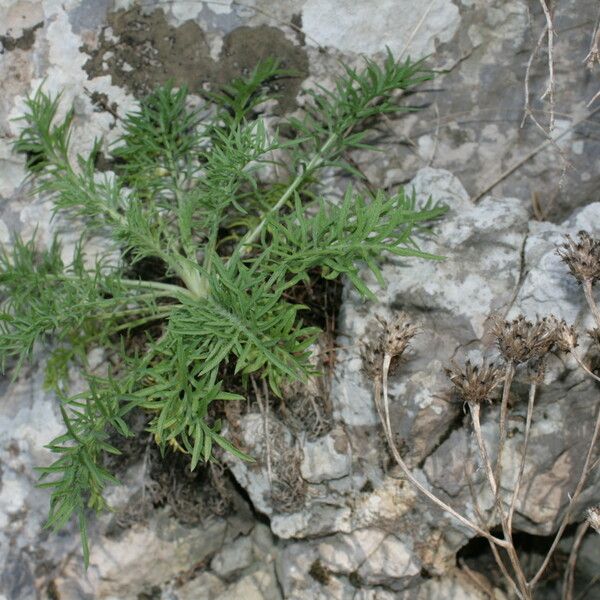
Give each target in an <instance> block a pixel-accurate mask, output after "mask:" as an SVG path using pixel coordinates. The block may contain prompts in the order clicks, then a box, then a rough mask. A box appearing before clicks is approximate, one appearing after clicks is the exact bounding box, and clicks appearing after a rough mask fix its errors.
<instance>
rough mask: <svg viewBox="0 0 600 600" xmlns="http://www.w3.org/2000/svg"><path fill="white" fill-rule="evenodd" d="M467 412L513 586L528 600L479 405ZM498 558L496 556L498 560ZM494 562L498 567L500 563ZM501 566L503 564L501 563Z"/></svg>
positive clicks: (527, 592) (470, 404)
mask: <svg viewBox="0 0 600 600" xmlns="http://www.w3.org/2000/svg"><path fill="white" fill-rule="evenodd" d="M469 410H470V412H471V417H472V420H473V430H474V432H475V438H476V440H477V445H478V447H479V453H480V454H481V460H482V462H483V465H484V468H485V472H486V474H487V478H488V482H489V484H490V489H491V490H492V494H493V495H494V502H495V506H496V508H497V510H498V514H499V516H500V521H501V523H502V533H503V534H504V538H505V539H506V541H507V542H508V544H509V545H508V546H507V548H506V552H507V554H508V558H509V560H510V563H511V565H512V567H513V570H514V572H515V576H516V578H517V583H516V584H515V585H516V586H517V588H518V590H519V595H520V596H521V598H530V597H531V595H530V591H529V589H528V587H527V579H526V577H525V574H524V573H523V569H522V567H521V562H520V560H519V557H518V556H517V551H516V550H515V547H514V544H513V541H512V530H511V528H510V526H509V523H508V520H507V518H506V515H505V514H504V509H503V507H502V499H501V498H500V494H499V489H498V485H497V482H496V478H495V477H494V472H493V469H492V462H491V461H490V458H489V455H488V452H487V449H486V447H485V442H484V440H483V434H482V432H481V418H480V415H481V407H480V405H479V404H477V403H475V402H470V403H469ZM499 558H500V556H499V555H498V559H499ZM498 559H496V562H497V563H498V565H500V562H498ZM502 564H503V563H502ZM509 580H510V581H511V582H513V583H514V580H513V579H512V578H509Z"/></svg>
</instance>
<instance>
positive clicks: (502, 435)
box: [493, 361, 515, 516]
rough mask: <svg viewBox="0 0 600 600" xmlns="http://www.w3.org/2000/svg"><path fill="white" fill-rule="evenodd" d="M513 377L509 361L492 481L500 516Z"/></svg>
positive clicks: (512, 367) (503, 391)
mask: <svg viewBox="0 0 600 600" xmlns="http://www.w3.org/2000/svg"><path fill="white" fill-rule="evenodd" d="M514 376H515V367H514V364H513V363H512V362H511V361H508V362H507V363H506V371H505V372H504V387H503V389H502V402H501V404H500V426H499V432H498V455H497V457H496V467H495V469H494V479H495V481H496V486H495V490H493V492H494V503H495V505H496V506H497V507H498V509H499V511H500V512H499V514H500V516H502V512H503V511H502V507H501V502H502V501H501V498H500V486H501V485H502V454H503V453H504V445H505V443H506V421H507V419H508V399H509V396H510V387H511V385H512V380H513V378H514Z"/></svg>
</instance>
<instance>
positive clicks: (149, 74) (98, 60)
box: [81, 7, 308, 112]
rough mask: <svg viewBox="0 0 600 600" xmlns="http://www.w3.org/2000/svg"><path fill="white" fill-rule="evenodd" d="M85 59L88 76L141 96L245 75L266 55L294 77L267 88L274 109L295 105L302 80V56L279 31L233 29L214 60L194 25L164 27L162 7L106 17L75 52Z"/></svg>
mask: <svg viewBox="0 0 600 600" xmlns="http://www.w3.org/2000/svg"><path fill="white" fill-rule="evenodd" d="M81 50H82V51H83V52H86V53H87V54H89V56H90V58H89V60H88V61H87V63H86V64H85V65H84V69H85V70H86V72H87V73H88V76H89V78H90V79H91V78H94V77H101V76H106V75H110V76H111V78H112V83H113V85H117V86H120V87H123V88H125V89H127V90H129V91H130V92H131V93H132V94H134V95H135V96H136V97H141V96H144V95H146V94H148V93H150V92H151V91H152V90H154V89H155V88H156V87H157V86H158V85H162V84H164V83H166V82H168V81H172V82H173V83H174V84H175V85H176V86H181V85H187V86H188V88H189V89H190V91H191V92H192V93H197V92H199V91H201V90H202V89H205V88H206V87H207V86H208V87H211V86H213V87H214V86H217V87H218V86H220V85H222V84H225V83H227V82H229V81H231V80H232V79H234V78H235V77H240V76H241V75H245V74H247V73H248V72H249V71H250V70H251V69H252V68H254V67H255V66H256V64H257V63H258V62H259V61H260V60H262V59H265V58H267V57H275V58H278V59H279V60H280V61H281V66H282V67H283V68H285V69H289V70H291V71H293V72H294V73H297V76H296V77H287V78H285V79H280V80H278V81H277V82H275V83H274V84H273V85H274V86H277V87H276V88H275V89H274V90H273V91H275V93H276V94H277V95H278V96H279V98H278V101H279V110H280V111H281V112H286V111H288V110H291V109H293V108H294V107H295V98H296V95H297V93H298V91H299V89H300V84H301V83H302V80H303V79H304V78H305V77H306V76H307V74H308V57H307V55H306V52H305V50H304V49H303V48H301V47H300V46H296V45H294V44H293V43H292V42H290V41H289V40H288V39H287V38H286V37H285V35H284V33H283V32H282V31H281V30H279V29H276V28H274V27H268V26H266V25H262V26H260V27H246V26H244V27H238V28H237V29H234V30H233V31H231V32H230V33H228V34H227V35H226V36H225V37H224V39H223V47H222V49H221V54H220V58H219V60H218V61H215V60H213V58H212V57H211V56H210V48H209V45H208V42H207V39H206V35H205V34H204V31H202V29H201V28H200V27H199V25H198V24H197V23H195V22H194V21H186V22H185V23H183V24H182V25H180V26H179V27H174V26H172V25H169V23H168V22H167V19H166V16H165V14H164V12H163V10H162V9H158V10H155V11H154V12H152V13H150V14H144V13H143V12H142V11H141V9H140V8H139V7H136V8H133V9H131V10H119V11H116V12H113V13H109V15H108V22H107V26H106V27H104V28H103V30H102V31H101V33H100V36H99V45H98V47H97V48H95V49H92V48H87V47H86V46H83V47H82V48H81Z"/></svg>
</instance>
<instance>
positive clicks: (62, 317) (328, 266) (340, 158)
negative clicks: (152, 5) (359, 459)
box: [0, 53, 445, 561]
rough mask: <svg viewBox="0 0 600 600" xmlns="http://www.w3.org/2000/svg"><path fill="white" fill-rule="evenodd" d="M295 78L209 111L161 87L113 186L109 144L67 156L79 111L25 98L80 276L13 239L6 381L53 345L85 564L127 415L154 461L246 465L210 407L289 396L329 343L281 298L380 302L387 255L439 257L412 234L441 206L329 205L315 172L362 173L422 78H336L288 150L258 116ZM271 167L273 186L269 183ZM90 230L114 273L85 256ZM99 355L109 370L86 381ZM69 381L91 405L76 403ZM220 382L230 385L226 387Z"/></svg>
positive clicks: (221, 98) (378, 72) (32, 160)
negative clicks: (377, 123)
mask: <svg viewBox="0 0 600 600" xmlns="http://www.w3.org/2000/svg"><path fill="white" fill-rule="evenodd" d="M288 75H289V73H288V72H287V71H284V70H282V69H281V68H280V67H279V65H278V64H277V61H275V60H267V61H265V62H263V63H261V64H260V65H258V66H257V67H256V69H254V70H253V71H252V72H251V73H250V74H249V75H248V76H247V77H244V78H240V79H238V80H236V81H234V82H233V83H232V84H231V85H229V86H226V87H225V88H224V89H223V90H221V91H220V92H214V93H211V94H207V96H208V104H207V106H210V107H212V108H211V110H204V108H205V107H202V109H192V108H190V107H189V105H190V103H189V102H188V98H187V91H186V89H185V88H181V89H179V90H177V89H174V88H173V87H172V86H170V85H167V86H164V87H162V88H160V89H158V90H156V91H155V92H154V93H153V94H151V95H150V96H149V97H148V98H146V99H144V100H143V101H142V102H141V104H140V108H139V110H138V111H137V112H135V113H133V114H130V115H127V116H125V117H124V119H123V121H122V126H123V133H122V136H121V138H120V140H119V141H118V144H117V147H116V149H115V150H114V152H113V155H114V157H115V159H116V161H115V171H116V173H115V175H114V176H113V175H112V174H99V173H97V172H96V168H95V164H96V160H97V157H98V153H99V150H100V147H101V143H100V141H98V142H97V143H96V144H95V145H94V147H93V149H92V151H91V152H90V153H89V154H88V155H87V156H78V157H77V158H76V159H75V160H73V158H72V152H71V147H70V142H71V136H72V125H73V120H74V118H75V114H74V111H73V110H70V111H69V112H67V114H66V116H65V118H64V119H63V120H59V119H58V118H57V115H58V112H59V102H60V99H59V98H58V97H57V98H51V97H50V96H48V95H47V94H45V93H44V92H43V91H41V90H38V92H37V93H36V94H34V95H33V97H31V98H30V99H29V100H28V102H27V106H28V112H27V114H26V115H25V116H24V117H23V131H22V134H21V137H20V139H19V140H18V141H17V143H16V145H15V146H16V150H17V151H19V152H22V153H24V154H26V156H27V166H28V169H29V171H30V174H31V177H32V179H33V180H34V182H35V185H36V189H37V190H38V191H39V192H41V193H43V194H45V195H48V196H50V197H51V198H52V201H53V202H54V208H55V211H56V212H60V213H61V214H62V215H63V216H64V217H67V218H74V219H77V221H78V222H79V223H81V224H82V225H83V233H82V237H81V242H80V244H78V245H77V248H76V249H75V253H74V256H73V259H72V260H71V261H67V262H65V261H64V260H63V258H62V254H63V253H62V251H61V247H60V242H59V240H56V241H55V243H54V244H53V245H52V246H51V248H49V249H46V250H43V251H39V250H38V248H37V245H36V242H35V240H31V241H21V240H20V239H18V238H16V239H15V241H14V243H13V244H12V248H11V249H10V250H8V249H5V250H3V251H2V253H1V254H0V287H1V292H2V295H3V297H4V303H3V305H2V313H1V315H0V360H1V362H2V365H3V366H9V365H10V366H14V367H15V373H17V372H18V370H19V368H20V367H21V366H22V365H23V364H24V362H25V361H26V360H27V359H28V358H29V357H30V356H31V354H32V352H33V350H34V348H35V347H36V346H39V345H40V344H41V343H44V342H46V341H51V342H52V343H51V345H49V346H48V352H49V354H50V357H49V360H48V365H49V366H48V378H47V383H48V385H49V386H50V387H51V388H53V389H54V390H55V391H57V393H59V394H60V399H61V411H62V415H63V418H64V423H65V433H64V434H63V435H61V436H60V437H58V438H56V439H55V440H53V441H51V442H50V444H49V446H48V447H49V448H50V449H51V450H52V451H53V452H55V453H56V454H57V456H58V458H57V460H56V461H55V462H54V463H53V464H52V465H51V466H49V467H45V468H43V469H42V470H41V472H42V479H43V483H42V485H43V486H45V487H47V488H49V489H50V490H51V491H52V500H51V514H50V519H49V522H48V524H49V525H51V526H53V527H60V526H62V525H64V524H65V523H67V521H69V519H70V518H71V517H72V516H73V515H75V516H76V517H77V519H78V520H79V523H80V528H81V533H82V539H83V542H84V554H85V558H86V561H87V555H88V549H87V537H86V514H87V508H88V507H91V508H95V509H101V508H103V507H104V505H105V503H104V500H103V492H104V488H105V487H106V486H107V485H108V484H112V483H114V482H115V479H114V476H113V474H111V473H110V472H109V471H108V470H107V469H106V468H105V467H104V466H103V465H104V462H103V456H104V455H105V454H106V453H118V452H119V450H118V448H116V447H115V446H114V444H113V442H112V441H111V440H112V439H113V437H114V435H115V434H118V435H121V436H130V435H133V432H132V431H131V430H130V429H129V426H128V425H127V422H128V421H127V419H128V415H129V413H131V411H134V410H135V411H144V412H145V413H146V414H147V415H149V417H150V422H149V430H150V431H151V433H152V434H153V437H154V439H155V441H156V442H157V443H158V444H159V446H160V448H161V449H164V448H165V447H167V446H169V447H172V448H176V449H178V450H180V451H182V452H185V453H186V454H187V455H188V456H189V462H190V468H192V469H194V468H195V467H196V465H198V463H199V462H201V461H213V460H215V458H216V455H215V449H216V448H220V450H219V452H222V451H226V452H230V453H233V454H234V455H236V456H238V457H239V458H241V459H245V460H250V459H251V457H248V456H246V454H245V453H244V452H243V451H242V450H241V449H239V448H237V447H236V446H235V445H234V444H233V443H232V442H231V441H230V439H229V438H228V436H227V435H226V434H225V432H224V422H223V418H222V416H223V412H224V411H223V410H220V409H219V406H222V405H223V403H227V402H231V401H236V400H240V399H241V398H242V397H243V396H242V395H241V394H240V391H241V390H243V389H245V390H247V389H248V384H249V380H250V378H251V377H253V376H254V377H256V376H259V377H261V378H262V379H263V380H264V381H265V382H266V384H267V385H268V388H269V389H270V391H271V392H272V393H273V394H275V395H281V394H282V384H283V382H285V381H286V380H290V379H295V380H303V379H306V378H307V377H309V376H310V375H311V374H313V373H314V366H313V364H312V363H311V361H310V360H309V359H310V348H311V345H312V344H313V343H314V342H315V340H316V339H317V336H318V335H319V333H320V330H319V328H317V327H315V326H314V325H311V324H308V323H306V321H305V320H303V318H302V316H303V314H305V313H306V307H305V306H303V305H301V304H299V303H297V302H294V300H293V294H290V291H291V290H293V289H294V287H295V286H302V285H305V284H306V285H310V283H311V277H315V276H318V277H322V278H327V279H335V278H337V277H340V276H345V277H346V278H347V279H348V280H349V281H350V282H351V283H352V284H353V285H354V286H355V287H356V288H357V289H358V290H359V292H360V293H361V294H362V295H363V296H364V297H366V298H368V297H373V294H372V292H371V290H370V289H369V288H368V287H367V285H365V283H364V282H363V280H362V278H361V274H360V273H361V267H362V266H363V265H366V267H368V268H369V269H370V270H371V271H372V272H373V273H374V275H375V277H376V278H377V279H378V281H379V282H380V283H382V282H383V281H382V275H381V272H380V269H379V266H378V262H379V259H380V257H381V255H382V253H384V252H389V253H393V254H395V255H398V256H402V257H419V258H428V259H436V258H439V257H436V256H433V255H430V254H428V253H426V252H422V251H420V250H419V249H418V247H417V245H416V243H415V238H414V233H415V231H417V230H418V229H419V228H422V227H425V226H426V225H427V223H428V222H430V221H431V220H433V219H436V218H438V217H440V216H441V215H442V214H443V213H444V212H445V208H444V207H443V206H438V205H433V204H432V203H430V202H429V203H422V204H419V203H417V201H416V198H415V196H414V195H413V194H411V193H409V192H405V191H403V190H400V191H398V192H396V193H392V194H388V193H384V192H376V193H371V192H369V193H366V194H363V193H360V192H358V191H355V190H354V189H352V188H351V187H350V186H348V188H347V190H346V193H345V194H344V196H343V199H342V200H341V201H340V202H338V203H334V202H331V201H330V200H329V199H327V198H323V197H321V196H320V195H319V188H318V185H316V184H317V182H318V179H319V172H320V170H321V169H323V168H325V167H327V168H329V169H332V168H334V169H338V170H340V171H345V172H346V173H347V174H349V175H351V176H357V175H360V174H359V173H357V171H356V169H355V168H354V167H353V166H351V164H350V163H349V162H348V161H347V160H346V155H347V153H348V152H349V151H351V150H353V149H356V148H368V147H371V146H372V144H373V142H372V138H370V137H369V129H368V126H369V124H371V123H372V122H373V120H374V119H375V118H376V117H377V116H378V115H381V114H387V115H392V114H393V113H401V112H407V111H412V110H415V109H414V108H413V107H410V106H408V105H406V104H404V103H403V102H404V100H403V98H402V94H400V99H399V98H398V93H397V92H398V91H409V90H411V89H412V88H414V87H415V86H417V85H418V84H420V83H421V82H424V81H427V80H429V79H431V77H432V73H431V72H430V71H428V70H427V69H425V67H424V65H423V63H422V62H412V61H410V60H406V61H396V60H395V59H394V58H393V57H392V55H391V54H389V53H388V56H387V58H386V59H385V61H384V63H383V65H382V66H380V65H378V64H376V63H375V62H373V61H369V60H367V61H366V64H365V67H364V68H363V69H360V70H354V69H351V68H350V67H344V75H343V76H342V77H341V78H340V79H339V80H338V82H337V84H336V86H335V87H334V89H333V90H326V89H324V88H318V89H317V90H315V91H309V92H308V102H307V103H306V107H305V111H304V115H303V116H299V117H294V118H288V119H282V123H281V125H283V126H284V127H282V130H284V129H285V131H286V132H288V135H287V138H286V139H283V138H282V137H281V136H280V135H279V134H278V131H277V130H276V131H270V130H269V128H268V127H267V125H266V121H265V120H264V119H263V118H262V117H261V116H260V109H259V108H258V107H259V106H260V105H261V104H262V103H263V102H264V101H265V100H267V99H268V98H269V83H270V82H271V81H272V80H273V79H276V78H280V77H286V76H288ZM274 162H275V163H276V165H277V171H278V174H279V177H278V179H277V181H275V182H273V181H271V180H269V179H267V178H264V177H262V175H261V172H262V170H264V168H265V167H266V166H268V165H272V164H273V163H274ZM359 185H360V184H359ZM98 234H100V235H102V236H103V237H104V238H105V239H106V240H107V245H108V246H109V250H110V252H107V255H108V254H110V255H111V256H112V258H111V260H108V259H104V258H103V257H99V258H96V259H95V261H94V260H93V259H92V257H89V256H87V255H86V248H87V244H88V242H89V240H90V238H91V237H93V236H97V235H98ZM115 255H116V256H117V259H116V260H115V259H114V257H115ZM148 264H151V265H153V268H152V270H151V271H150V273H148V272H147V269H146V270H145V265H148ZM315 273H317V275H315ZM133 338H135V340H136V343H132V339H133ZM398 343H400V339H398ZM94 348H101V349H102V350H103V351H104V353H105V357H106V364H107V365H110V366H109V367H108V368H105V369H104V370H100V371H98V370H95V369H91V368H90V367H89V366H88V364H87V356H88V353H89V352H90V350H92V349H94ZM72 366H77V367H79V369H80V370H81V372H82V373H83V376H84V378H85V380H86V381H87V390H86V391H84V392H81V393H78V394H71V393H70V392H69V384H68V376H67V375H68V373H69V370H70V369H71V367H72ZM228 373H229V374H230V375H231V374H232V373H233V376H235V377H237V378H238V379H239V380H240V381H241V387H240V386H237V387H236V389H230V388H229V387H228V378H227V374H228ZM217 456H218V453H217Z"/></svg>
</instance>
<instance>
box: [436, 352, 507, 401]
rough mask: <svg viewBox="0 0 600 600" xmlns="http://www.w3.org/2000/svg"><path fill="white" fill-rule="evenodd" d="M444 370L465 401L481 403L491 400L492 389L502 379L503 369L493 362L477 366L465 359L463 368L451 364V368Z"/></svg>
mask: <svg viewBox="0 0 600 600" xmlns="http://www.w3.org/2000/svg"><path fill="white" fill-rule="evenodd" d="M445 371H446V375H447V376H448V378H449V379H450V381H451V382H452V383H453V384H454V387H455V388H456V390H457V391H458V393H459V395H460V397H461V398H462V399H463V400H464V401H465V402H474V403H481V402H483V401H485V400H487V401H488V402H491V401H492V394H493V392H494V390H495V389H496V388H497V387H498V385H499V384H500V383H501V381H502V379H503V369H502V368H500V367H497V366H495V365H494V364H493V363H490V364H487V363H485V362H484V363H483V364H482V365H481V366H480V367H478V366H476V365H473V364H472V363H471V361H470V360H467V361H466V362H465V368H464V369H461V368H460V367H459V366H458V365H456V364H453V365H452V368H450V369H445Z"/></svg>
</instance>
